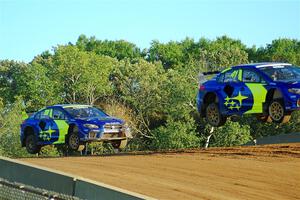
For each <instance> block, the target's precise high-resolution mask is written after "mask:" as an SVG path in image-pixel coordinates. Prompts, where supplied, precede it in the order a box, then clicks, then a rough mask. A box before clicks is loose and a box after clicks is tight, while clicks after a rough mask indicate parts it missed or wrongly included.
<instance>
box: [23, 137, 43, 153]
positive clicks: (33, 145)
mask: <svg viewBox="0 0 300 200" xmlns="http://www.w3.org/2000/svg"><path fill="white" fill-rule="evenodd" d="M25 145H26V150H27V152H28V153H30V154H36V153H39V152H40V150H41V146H39V145H38V144H37V138H36V136H35V135H33V134H31V135H28V136H27V137H26V140H25Z"/></svg>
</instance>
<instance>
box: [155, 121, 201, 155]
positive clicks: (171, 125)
mask: <svg viewBox="0 0 300 200" xmlns="http://www.w3.org/2000/svg"><path fill="white" fill-rule="evenodd" d="M153 137H154V138H153V140H152V141H151V144H150V148H151V149H153V150H159V149H180V148H191V147H199V146H200V139H199V138H198V137H197V136H196V132H195V126H194V122H186V123H184V122H181V121H173V120H168V121H167V124H166V126H160V127H159V128H157V129H155V130H153Z"/></svg>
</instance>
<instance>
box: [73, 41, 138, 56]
mask: <svg viewBox="0 0 300 200" xmlns="http://www.w3.org/2000/svg"><path fill="white" fill-rule="evenodd" d="M76 45H77V46H78V48H79V49H81V50H84V51H92V52H95V53H96V54H97V55H105V56H109V57H112V58H117V59H118V60H122V59H124V58H128V59H134V58H139V57H141V55H142V54H141V51H140V49H139V48H138V47H137V46H136V45H135V44H133V43H130V42H127V41H125V40H117V41H109V40H104V41H101V40H96V38H95V37H90V38H87V37H86V36H85V35H80V36H79V38H78V40H77V42H76Z"/></svg>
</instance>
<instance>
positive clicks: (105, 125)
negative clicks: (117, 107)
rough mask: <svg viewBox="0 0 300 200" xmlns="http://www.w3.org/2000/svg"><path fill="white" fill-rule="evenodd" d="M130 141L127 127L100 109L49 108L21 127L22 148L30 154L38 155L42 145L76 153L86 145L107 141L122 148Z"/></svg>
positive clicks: (32, 116) (64, 105)
mask: <svg viewBox="0 0 300 200" xmlns="http://www.w3.org/2000/svg"><path fill="white" fill-rule="evenodd" d="M128 138H131V133H130V129H129V128H128V126H127V124H126V123H125V122H124V121H123V120H121V119H117V118H114V117H110V116H109V115H108V114H106V113H105V112H103V111H102V110H100V109H98V108H96V107H93V106H89V105H78V104H62V105H54V106H48V107H46V108H43V109H41V110H40V111H38V112H36V113H34V114H33V115H31V116H30V117H29V118H27V119H25V120H24V121H23V123H22V124H21V130H20V139H21V144H22V147H26V149H27V151H28V152H29V153H32V154H35V153H38V152H39V151H40V149H41V147H42V146H45V145H61V144H63V145H66V146H67V147H68V149H70V150H73V151H75V150H78V149H79V146H80V145H83V144H85V143H87V142H94V141H103V142H110V143H111V144H112V146H113V147H114V148H116V149H123V148H125V146H126V145H127V139H128Z"/></svg>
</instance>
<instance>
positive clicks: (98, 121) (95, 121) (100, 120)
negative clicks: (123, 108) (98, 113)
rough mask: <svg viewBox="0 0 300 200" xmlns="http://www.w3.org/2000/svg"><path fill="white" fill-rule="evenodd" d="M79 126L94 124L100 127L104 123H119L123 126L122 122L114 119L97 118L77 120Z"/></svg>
mask: <svg viewBox="0 0 300 200" xmlns="http://www.w3.org/2000/svg"><path fill="white" fill-rule="evenodd" d="M77 121H78V122H80V123H81V124H96V125H98V126H102V125H104V124H106V123H119V124H123V123H124V121H123V120H121V119H118V118H115V117H99V118H98V117H97V118H84V119H77Z"/></svg>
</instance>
